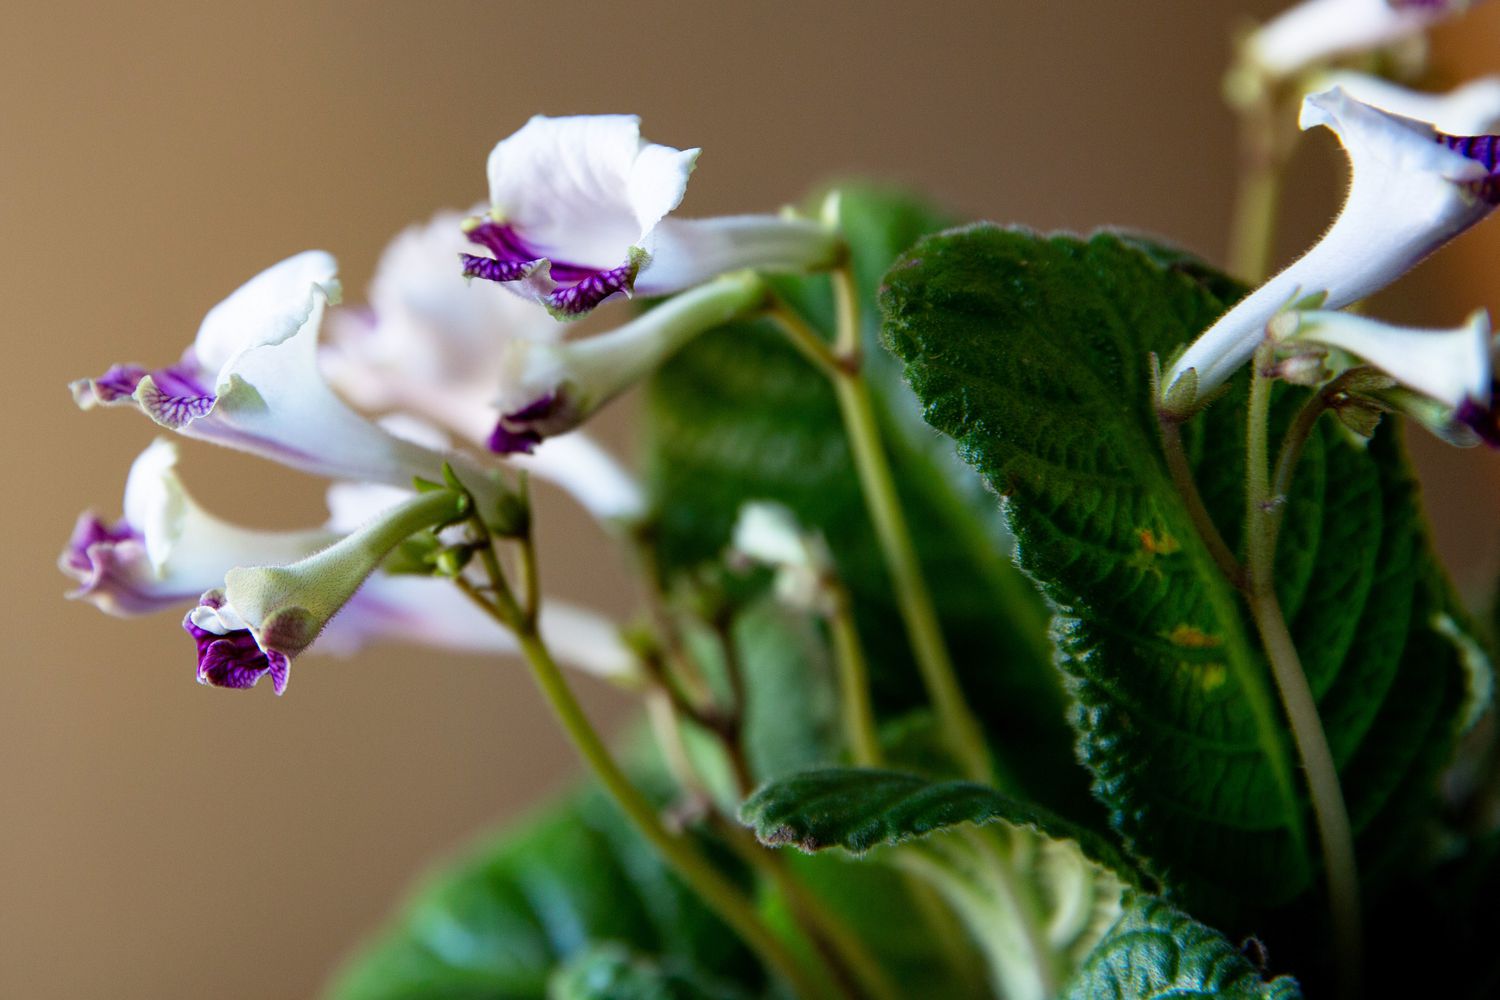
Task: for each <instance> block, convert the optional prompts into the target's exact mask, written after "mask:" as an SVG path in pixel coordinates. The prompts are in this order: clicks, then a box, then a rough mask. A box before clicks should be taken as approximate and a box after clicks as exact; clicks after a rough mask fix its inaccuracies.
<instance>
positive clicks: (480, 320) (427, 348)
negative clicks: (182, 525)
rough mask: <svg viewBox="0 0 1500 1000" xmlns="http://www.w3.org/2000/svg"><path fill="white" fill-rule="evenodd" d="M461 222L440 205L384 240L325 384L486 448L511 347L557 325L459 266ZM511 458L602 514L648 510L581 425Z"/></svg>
mask: <svg viewBox="0 0 1500 1000" xmlns="http://www.w3.org/2000/svg"><path fill="white" fill-rule="evenodd" d="M462 220H463V216H462V215H461V214H460V213H458V212H440V213H438V214H437V215H435V216H434V217H433V218H432V219H431V220H430V221H428V222H426V223H423V224H421V225H416V226H412V227H410V228H408V229H407V230H405V231H404V232H402V233H401V234H400V235H398V236H397V237H396V238H395V239H394V240H392V241H391V244H390V245H389V246H388V247H387V248H386V250H385V253H384V254H383V255H382V256H381V258H380V264H379V266H378V267H377V269H376V271H375V278H374V280H373V281H372V282H371V283H370V291H369V299H370V305H369V308H368V309H365V310H350V309H347V308H346V309H341V310H337V311H335V312H334V313H333V315H332V317H331V318H330V319H331V322H330V333H331V335H332V336H331V337H330V341H331V343H328V344H325V346H324V347H323V349H322V355H321V359H322V365H323V371H324V372H325V374H326V375H327V376H328V378H329V381H330V382H332V383H333V385H334V387H335V388H336V389H338V390H339V391H340V392H341V393H342V394H344V395H345V396H347V397H348V398H350V399H352V400H353V401H354V402H356V403H357V404H359V405H360V406H362V407H364V408H366V409H368V410H374V411H396V412H397V413H400V414H403V415H415V416H417V417H420V418H422V419H423V420H425V421H428V422H429V423H430V424H436V425H438V426H440V427H442V428H444V429H445V430H447V431H449V432H451V433H453V434H457V435H459V436H460V437H462V438H464V439H466V440H467V441H470V442H473V443H475V444H477V445H479V446H481V447H482V446H484V445H485V444H486V442H487V441H488V440H489V437H490V435H491V433H492V432H493V430H494V427H495V422H496V416H497V414H496V412H495V386H496V385H497V384H499V383H500V380H501V374H502V372H503V370H504V365H505V355H506V348H507V345H509V344H510V343H512V342H513V341H522V342H527V343H530V342H542V343H554V342H556V341H558V340H559V339H560V337H561V332H562V330H563V327H561V326H560V325H559V324H558V323H557V322H556V321H555V320H554V319H552V317H550V316H549V315H548V314H547V311H546V310H545V309H543V308H542V307H541V306H540V305H538V304H537V303H535V302H532V301H529V300H527V299H522V298H518V297H517V296H515V295H511V294H508V293H506V292H504V291H502V290H501V289H498V288H494V287H492V286H490V285H487V284H475V283H473V282H470V281H468V280H466V279H465V278H464V277H463V275H461V274H459V273H458V271H457V270H456V269H455V268H454V267H453V256H454V254H456V253H457V252H458V251H459V250H460V249H462V247H463V245H464V237H463V233H462V231H461V229H460V225H461V223H462ZM386 426H388V427H389V426H390V425H389V424H388V423H387V424H386ZM396 433H397V434H398V436H403V437H407V438H408V439H410V438H411V437H412V435H410V434H402V433H401V432H400V431H397V432H396ZM419 443H426V444H428V447H438V448H445V447H446V443H444V444H441V445H439V444H436V443H432V442H419ZM512 464H514V465H517V466H519V467H521V468H524V469H525V470H526V471H527V472H529V473H531V474H532V475H534V476H537V477H539V478H541V479H545V480H547V481H548V482H551V483H553V484H555V485H557V486H560V487H562V489H563V490H565V491H566V492H567V493H568V494H569V495H571V496H572V497H573V498H574V499H575V500H577V501H578V502H579V504H581V505H582V506H583V507H584V509H585V510H587V511H588V512H589V513H590V514H591V515H593V516H594V517H595V518H597V519H598V520H600V521H604V522H611V521H633V520H637V519H639V518H640V517H641V516H643V514H644V513H645V498H644V496H643V494H642V491H641V488H640V485H639V484H638V483H637V482H636V481H635V480H634V479H633V478H632V476H631V475H630V473H628V472H627V471H625V469H624V468H622V467H621V466H620V463H619V462H618V461H617V460H616V459H615V458H614V457H613V456H612V455H610V454H609V452H607V451H606V450H605V449H604V448H602V447H601V446H600V445H598V444H597V443H595V442H594V441H592V440H590V439H588V438H587V437H586V436H585V435H584V434H583V433H582V432H574V433H572V434H566V435H563V436H561V437H558V438H554V439H551V440H549V441H547V442H546V443H545V444H543V445H542V446H540V447H538V448H537V449H536V450H535V452H534V453H533V454H517V455H515V456H513V460H512Z"/></svg>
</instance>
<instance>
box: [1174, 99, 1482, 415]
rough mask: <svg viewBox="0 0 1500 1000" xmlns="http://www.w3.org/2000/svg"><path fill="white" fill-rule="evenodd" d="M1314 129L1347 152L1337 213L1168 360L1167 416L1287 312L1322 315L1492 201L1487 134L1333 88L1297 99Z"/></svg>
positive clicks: (1387, 276)
mask: <svg viewBox="0 0 1500 1000" xmlns="http://www.w3.org/2000/svg"><path fill="white" fill-rule="evenodd" d="M1315 125H1324V126H1327V127H1328V128H1329V129H1331V130H1332V131H1333V132H1334V133H1335V134H1336V135H1337V136H1338V137H1339V139H1340V140H1342V142H1343V144H1344V148H1345V150H1346V151H1347V153H1348V155H1349V160H1350V165H1351V169H1352V179H1351V183H1350V188H1349V197H1348V200H1347V201H1346V202H1345V203H1344V208H1343V211H1342V212H1341V213H1340V214H1339V217H1338V219H1337V220H1336V221H1335V222H1334V224H1333V226H1332V228H1330V229H1329V230H1328V233H1327V234H1326V235H1325V236H1324V237H1323V239H1322V240H1321V241H1319V242H1318V243H1317V245H1315V246H1314V247H1313V248H1312V249H1311V250H1309V251H1308V252H1307V253H1306V254H1305V255H1304V256H1303V257H1302V258H1301V259H1299V260H1298V261H1296V262H1295V263H1293V264H1292V265H1291V266H1290V267H1288V268H1287V269H1286V270H1284V271H1282V272H1281V273H1280V274H1278V275H1276V276H1275V277H1273V278H1272V279H1271V280H1270V281H1268V282H1266V283H1265V284H1264V285H1262V286H1261V287H1260V288H1258V289H1256V290H1255V291H1254V292H1252V293H1251V294H1250V295H1248V296H1247V297H1246V298H1245V299H1244V300H1242V301H1241V302H1240V303H1239V304H1238V305H1236V306H1235V307H1234V308H1232V309H1230V310H1229V311H1228V312H1227V313H1225V314H1224V315H1223V316H1222V317H1220V319H1219V320H1218V321H1217V322H1215V323H1214V325H1213V326H1211V327H1209V329H1208V330H1207V331H1205V332H1204V333H1203V335H1202V336H1200V337H1199V338H1198V339H1197V340H1195V341H1194V342H1193V343H1192V344H1191V345H1190V346H1189V347H1188V349H1187V350H1186V351H1185V352H1184V353H1183V354H1182V355H1181V356H1180V357H1179V358H1178V359H1177V360H1176V362H1175V363H1174V364H1173V365H1172V368H1171V370H1170V372H1169V373H1168V376H1167V378H1166V380H1165V382H1164V385H1165V387H1166V391H1167V398H1168V399H1169V400H1171V402H1170V403H1169V404H1168V405H1169V406H1170V407H1171V408H1172V409H1182V410H1189V409H1191V408H1192V407H1193V406H1194V405H1196V404H1197V402H1198V401H1199V400H1201V399H1203V398H1204V397H1206V396H1207V395H1208V394H1209V393H1210V392H1212V391H1213V390H1214V389H1215V388H1216V387H1218V386H1219V385H1221V384H1222V383H1223V382H1224V381H1225V380H1226V379H1227V378H1229V376H1230V375H1231V374H1232V373H1233V372H1234V370H1235V369H1237V368H1238V367H1239V366H1240V365H1241V364H1243V363H1244V362H1245V361H1247V360H1248V359H1249V358H1250V356H1251V355H1252V354H1253V353H1255V349H1256V347H1257V346H1258V345H1259V344H1260V343H1261V342H1262V341H1263V340H1264V339H1265V337H1266V327H1267V324H1268V323H1270V322H1271V321H1272V319H1274V318H1275V317H1276V316H1277V314H1278V313H1280V312H1281V311H1282V310H1283V309H1285V308H1286V307H1287V306H1289V305H1292V304H1293V303H1295V302H1298V301H1300V300H1303V299H1305V298H1308V297H1316V298H1319V299H1320V300H1321V304H1322V305H1323V306H1324V307H1325V308H1327V309H1339V308H1342V307H1344V306H1347V305H1349V304H1350V303H1353V302H1357V301H1359V300H1360V299H1363V298H1364V297H1366V296H1368V295H1370V294H1372V293H1374V292H1376V291H1379V290H1380V289H1381V288H1383V287H1385V286H1386V285H1388V284H1390V283H1391V282H1392V281H1394V280H1395V279H1396V278H1398V277H1400V276H1401V275H1402V274H1404V273H1406V271H1408V270H1410V269H1411V268H1412V267H1413V266H1414V265H1416V264H1417V263H1418V262H1419V261H1421V260H1422V259H1423V258H1425V257H1426V256H1427V255H1428V254H1430V253H1431V252H1432V251H1434V250H1436V249H1437V248H1438V247H1440V246H1442V245H1443V244H1444V243H1446V242H1447V241H1448V240H1450V239H1452V238H1453V237H1454V236H1457V235H1458V234H1459V233H1461V232H1463V231H1464V230H1466V229H1468V228H1469V227H1470V226H1472V225H1474V224H1475V223H1476V222H1478V221H1479V220H1481V219H1483V218H1484V217H1485V216H1487V215H1489V214H1490V212H1492V211H1493V210H1494V208H1495V205H1496V203H1497V202H1500V162H1497V154H1500V146H1497V142H1500V140H1497V137H1495V136H1488V135H1486V136H1452V135H1448V134H1447V133H1444V132H1440V131H1438V130H1437V129H1435V128H1434V127H1433V126H1432V125H1431V124H1429V123H1427V122H1422V121H1417V120H1415V119H1410V118H1402V117H1400V116H1397V115H1393V114H1390V113H1388V112H1385V111H1381V110H1379V109H1377V108H1373V107H1370V106H1369V105H1367V104H1363V103H1361V102H1359V101H1356V100H1354V99H1353V98H1351V97H1350V96H1349V95H1347V94H1346V93H1344V91H1343V90H1341V89H1339V88H1337V87H1335V88H1334V89H1332V90H1329V91H1326V92H1323V93H1319V94H1312V95H1309V96H1308V97H1307V98H1306V99H1305V100H1304V102H1303V106H1302V127H1303V128H1304V129H1307V128H1312V127H1313V126H1315ZM1189 373H1191V375H1190V376H1189ZM1185 378H1186V381H1184V379H1185ZM1188 390H1191V391H1188Z"/></svg>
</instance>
